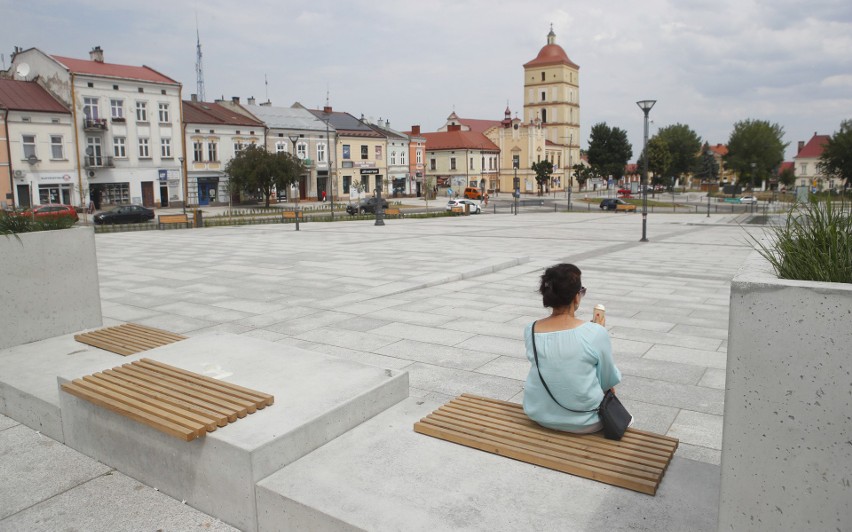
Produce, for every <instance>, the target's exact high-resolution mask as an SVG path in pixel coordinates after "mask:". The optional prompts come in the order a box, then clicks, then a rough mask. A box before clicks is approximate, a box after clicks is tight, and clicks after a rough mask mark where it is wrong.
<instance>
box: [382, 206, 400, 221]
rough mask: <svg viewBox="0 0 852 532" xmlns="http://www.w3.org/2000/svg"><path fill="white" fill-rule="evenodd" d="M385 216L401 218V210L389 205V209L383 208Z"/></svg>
mask: <svg viewBox="0 0 852 532" xmlns="http://www.w3.org/2000/svg"><path fill="white" fill-rule="evenodd" d="M385 216H396V217H397V218H402V211H401V210H399V209H398V208H396V207H391V208H390V209H385Z"/></svg>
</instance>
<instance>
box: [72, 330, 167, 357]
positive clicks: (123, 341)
mask: <svg viewBox="0 0 852 532" xmlns="http://www.w3.org/2000/svg"><path fill="white" fill-rule="evenodd" d="M87 334H88V336H89V338H92V339H94V340H98V341H100V342H103V343H106V344H111V345H114V346H116V347H120V348H123V349H135V350H136V352H137V353H138V352H139V351H147V350H148V349H151V348H152V347H159V346H160V345H162V344H159V343H157V342H152V341H150V340H147V339H144V338H139V337H138V336H134V335H133V334H132V333H129V332H128V331H105V330H100V331H92V332H90V333H87Z"/></svg>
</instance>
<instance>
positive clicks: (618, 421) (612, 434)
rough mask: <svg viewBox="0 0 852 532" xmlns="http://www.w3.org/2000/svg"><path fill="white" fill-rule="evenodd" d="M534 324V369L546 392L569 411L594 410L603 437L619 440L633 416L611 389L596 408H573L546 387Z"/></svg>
mask: <svg viewBox="0 0 852 532" xmlns="http://www.w3.org/2000/svg"><path fill="white" fill-rule="evenodd" d="M535 324H536V322H533V324H532V344H533V357H535V369H536V370H537V371H538V378H539V379H541V383H542V384H543V385H544V389H545V390H546V391H547V394H548V395H549V396H550V398H551V399H553V401H554V402H555V403H556V404H558V405H559V406H561V407H562V408H564V409H565V410H568V411H570V412H575V413H577V414H588V413H590V412H595V411H596V412H597V413H598V416H599V417H600V418H601V424H602V425H603V433H604V437H605V438H607V439H609V440H620V439H621V437H622V436H624V431H626V430H627V427H628V425H630V421H631V420H632V419H633V416H631V415H630V413H629V412H628V411H627V409H626V408H624V405H622V404H621V401H619V400H618V397H616V396H615V394H614V393H612V389H609V390H607V391H606V393H604V397H603V399H602V400H601V404H600V405H598V408H597V409H596V410H574V409H571V408H568V407H567V406H565V405H563V404H562V403H560V402H559V401H558V400H557V399H556V397H554V396H553V394H552V393H551V392H550V388H548V387H547V383H546V382H544V377H543V376H542V375H541V368H540V367H539V366H538V349H536V346H535Z"/></svg>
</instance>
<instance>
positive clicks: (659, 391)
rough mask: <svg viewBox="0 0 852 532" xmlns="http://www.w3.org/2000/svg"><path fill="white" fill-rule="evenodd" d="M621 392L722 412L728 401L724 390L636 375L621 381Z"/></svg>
mask: <svg viewBox="0 0 852 532" xmlns="http://www.w3.org/2000/svg"><path fill="white" fill-rule="evenodd" d="M618 395H619V396H623V397H625V398H627V399H635V400H638V401H646V402H648V403H653V404H657V405H662V406H671V407H675V408H686V409H689V410H694V411H696V412H704V413H707V414H714V415H718V416H721V415H722V412H723V410H724V402H725V393H724V391H723V390H714V389H712V388H704V387H702V386H695V385H690V384H678V383H675V382H666V381H661V380H656V379H646V378H644V377H636V376H631V377H630V378H628V379H623V380H622V381H621V384H619V385H618ZM720 434H721V432H720Z"/></svg>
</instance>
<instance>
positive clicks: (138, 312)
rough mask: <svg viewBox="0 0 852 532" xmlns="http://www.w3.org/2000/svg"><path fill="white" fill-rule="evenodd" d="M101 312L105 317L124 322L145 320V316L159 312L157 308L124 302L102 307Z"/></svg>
mask: <svg viewBox="0 0 852 532" xmlns="http://www.w3.org/2000/svg"><path fill="white" fill-rule="evenodd" d="M101 312H102V313H103V315H104V317H108V318H112V319H114V320H119V321H124V322H131V321H136V320H144V319H145V318H150V317H153V316H156V315H157V314H158V312H157V311H156V310H152V309H147V308H141V307H134V306H131V305H125V304H123V303H116V304H114V305H110V306H109V307H108V308H102V309H101Z"/></svg>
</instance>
